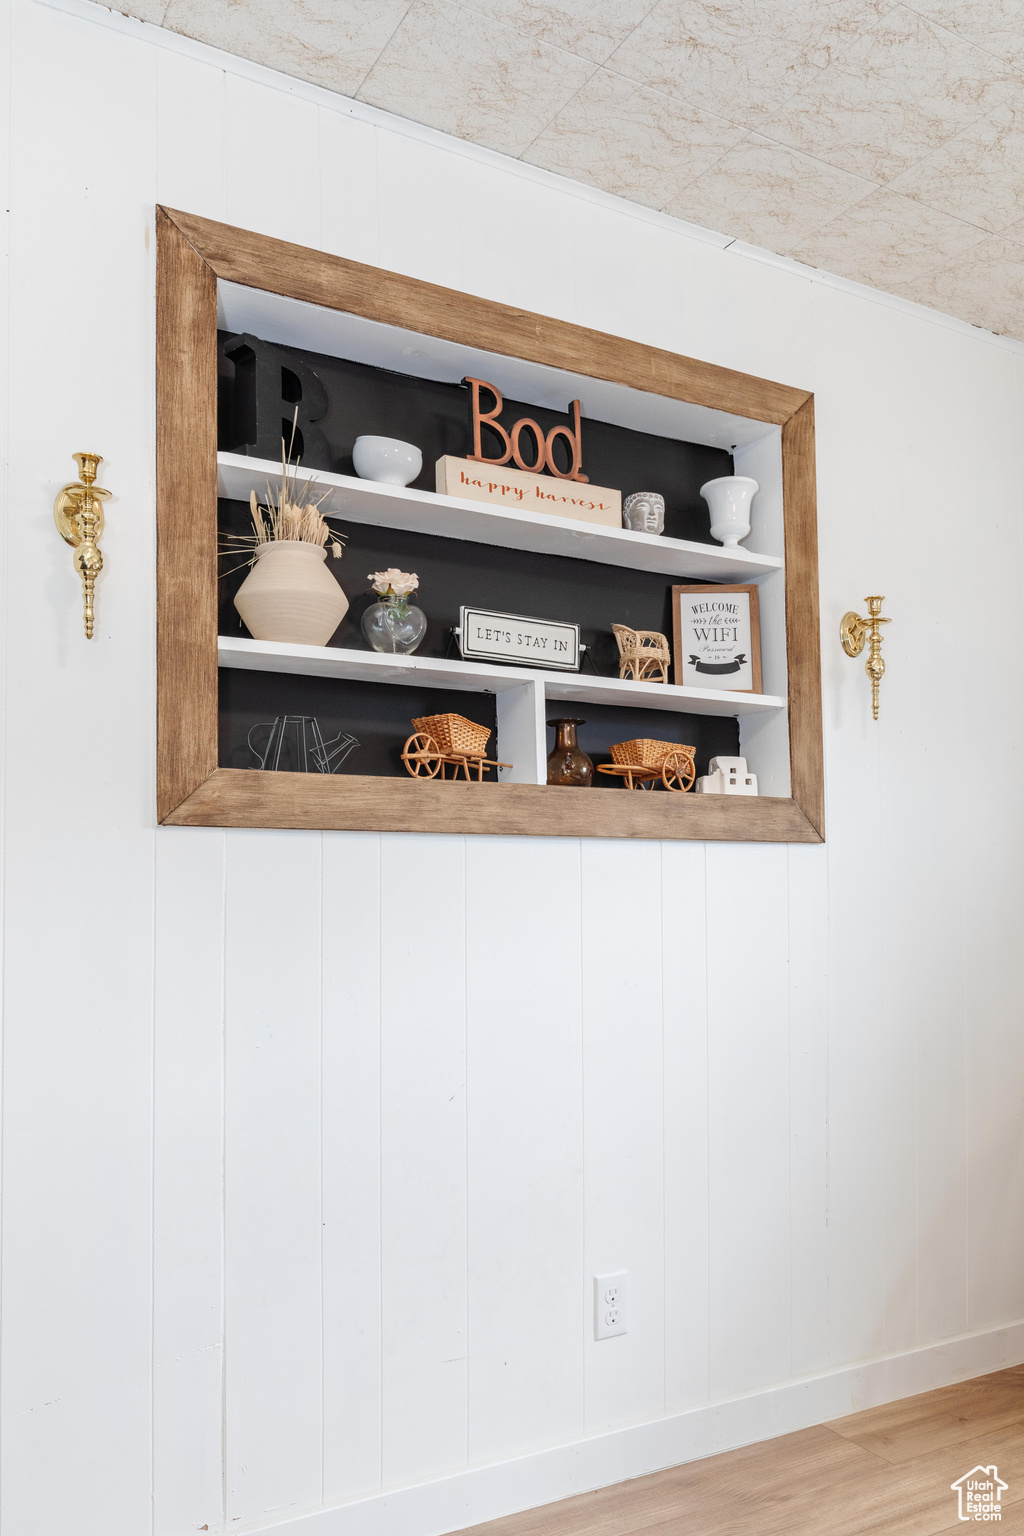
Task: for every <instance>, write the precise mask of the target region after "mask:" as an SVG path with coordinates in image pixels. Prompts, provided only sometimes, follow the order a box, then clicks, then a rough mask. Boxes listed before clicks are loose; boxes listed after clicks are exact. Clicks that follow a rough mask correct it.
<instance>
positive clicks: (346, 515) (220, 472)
mask: <svg viewBox="0 0 1024 1536" xmlns="http://www.w3.org/2000/svg"><path fill="white" fill-rule="evenodd" d="M296 476H297V478H298V479H299V480H303V479H306V480H315V481H316V482H317V486H318V494H319V491H325V492H326V493H327V494H326V495H325V496H324V499H323V501H322V502H321V503H320V510H321V512H323V513H324V515H325V516H326V517H335V518H341V519H343V520H345V521H346V522H352V523H370V524H372V525H374V526H375V527H378V528H403V529H406V530H407V531H409V532H415V533H431V534H436V535H440V536H441V537H442V538H447V539H466V540H467V541H469V542H470V543H473V544H496V545H500V546H501V547H503V548H505V549H523V550H530V551H532V552H533V553H535V554H544V555H567V556H569V557H570V558H571V559H574V560H595V561H597V562H598V563H599V564H600V565H617V566H621V567H624V568H625V569H629V570H634V571H654V572H658V573H660V574H662V575H664V576H669V577H675V578H679V579H680V580H692V581H754V580H756V578H757V577H759V576H765V575H768V574H769V573H770V572H772V571H778V570H781V569H782V560H781V558H780V557H779V556H777V555H758V554H752V553H750V552H748V551H747V550H745V549H732V550H730V549H724V548H723V547H722V546H721V545H718V544H699V543H697V542H695V541H693V540H690V539H669V538H666V537H665V536H664V535H657V534H651V533H631V532H630V531H629V530H628V529H626V528H603V527H601V526H600V525H599V524H597V523H582V522H577V521H576V520H575V519H572V518H567V517H550V516H548V514H547V513H536V512H520V511H513V510H512V509H511V508H508V507H493V506H490V505H489V504H488V503H486V502H482V501H464V500H463V499H462V498H461V497H456V496H437V495H434V494H433V493H432V492H430V491H416V490H410V489H408V488H406V487H404V486H397V485H380V484H378V483H377V482H376V481H374V480H360V479H358V478H357V477H355V476H354V475H334V474H329V473H328V472H327V471H326V470H305V469H303V468H302V467H301V466H300V468H299V469H298V470H297V471H296ZM280 483H281V466H280V464H273V463H270V462H269V461H268V460H266V459H255V458H250V457H248V456H247V455H245V454H237V453H218V455H217V491H218V494H219V495H220V496H223V497H226V498H228V499H230V500H232V501H246V502H247V501H248V500H249V493H250V491H255V492H256V495H257V496H258V497H260V498H261V499H263V498H265V497H266V494H267V486H268V485H269V486H270V488H271V490H272V491H276V490H277V489H278V487H279V486H280Z"/></svg>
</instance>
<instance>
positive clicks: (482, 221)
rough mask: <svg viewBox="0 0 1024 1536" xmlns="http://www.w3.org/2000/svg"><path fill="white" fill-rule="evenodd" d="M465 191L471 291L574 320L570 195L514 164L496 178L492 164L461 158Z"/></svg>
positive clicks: (465, 271)
mask: <svg viewBox="0 0 1024 1536" xmlns="http://www.w3.org/2000/svg"><path fill="white" fill-rule="evenodd" d="M460 195H461V205H462V241H463V245H462V281H463V286H464V287H465V289H466V292H467V293H478V294H480V295H481V296H482V297H483V298H486V299H498V298H500V299H501V302H502V303H504V304H514V305H516V306H517V307H518V308H519V309H530V310H535V311H537V313H539V314H542V315H554V316H555V318H556V319H558V320H572V319H573V318H574V316H573V311H574V309H575V303H576V294H575V272H574V262H573V243H572V219H573V201H574V200H573V198H572V196H571V194H570V193H569V192H568V191H567V190H566V191H563V190H562V189H561V188H557V189H556V187H554V186H552V185H551V184H550V183H538V182H535V181H527V180H525V179H524V178H523V177H522V176H521V175H517V174H516V173H515V172H514V171H511V170H510V171H509V173H508V174H507V175H505V176H496V175H495V174H494V171H493V169H492V168H491V167H490V166H488V165H482V164H481V163H480V162H478V161H475V160H464V161H463V163H462V175H461V179H460Z"/></svg>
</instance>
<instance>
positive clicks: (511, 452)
mask: <svg viewBox="0 0 1024 1536" xmlns="http://www.w3.org/2000/svg"><path fill="white" fill-rule="evenodd" d="M463 383H464V384H468V385H469V388H470V391H471V395H472V402H473V452H472V453H471V454H469V458H471V459H474V460H475V461H476V462H477V463H478V464H494V465H498V464H507V463H508V461H509V459H512V460H513V462H514V463H516V464H518V466H519V468H520V469H524V470H526V471H527V473H533V474H540V473H541V472H542V471H543V470H544V469H550V471H551V473H552V474H553V475H557V476H558V478H559V480H581V481H584V482H586V481H587V479H588V477H587V476H586V475H585V474H584V473H583V471H582V468H581V466H582V464H583V438H582V435H581V432H580V403H579V401H578V400H573V401H572V402H571V404H570V406H569V409H570V410H571V411H572V416H573V426H572V427H552V428H551V431H550V432H549V433H548V435H547V437H545V436H544V433H543V432H542V431H541V429H540V427H539V426H538V424H537V422H535V421H534V420H533V418H532V417H531V416H523V417H521V418H520V419H519V421H517V422H516V424H515V426H514V427H513V428H512V430H511V432H506V431H505V428H504V427H503V426H502V425H501V422H500V421H499V420H498V417H499V416H500V415H501V408H502V406H503V405H504V403H505V402H504V401H503V400H502V398H501V391H500V390H497V389H495V387H494V385H493V384H488V382H487V380H486V379H471V378H469V377H468V376H467V377H466V378H465V379H464V380H463ZM482 389H486V390H489V391H490V393H491V394H492V395H493V396H494V408H493V409H492V410H490V411H481V409H480V391H481V390H482ZM484 426H488V427H490V429H491V431H492V432H496V433H497V435H498V437H499V438H500V439H501V442H502V443H503V444H504V446H505V452H504V453H503V454H502V456H501V458H500V459H489V458H487V457H486V456H485V454H484V451H483V444H482V442H481V428H482V427H484ZM527 429H528V430H529V432H530V435H531V437H532V438H533V443H532V449H533V453H534V461H533V463H532V464H527V463H526V462H525V461H524V459H523V451H522V443H521V439H522V434H523V432H525V431H526V430H527ZM559 437H564V438H565V440H566V442H567V443H568V445H569V456H570V463H569V468H568V469H559V467H558V465H557V464H556V463H555V454H554V446H555V440H556V439H557V438H559Z"/></svg>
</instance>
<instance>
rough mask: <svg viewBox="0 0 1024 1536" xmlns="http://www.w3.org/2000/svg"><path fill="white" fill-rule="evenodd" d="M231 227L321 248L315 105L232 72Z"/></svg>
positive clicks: (228, 117) (228, 108)
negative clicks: (252, 230) (251, 230)
mask: <svg viewBox="0 0 1024 1536" xmlns="http://www.w3.org/2000/svg"><path fill="white" fill-rule="evenodd" d="M225 123H226V149H225V167H224V169H225V180H226V185H227V210H228V214H227V216H228V223H230V224H237V225H239V226H240V228H242V229H255V230H258V231H259V233H260V234H261V235H274V236H276V237H277V239H278V240H290V241H291V242H292V243H293V244H295V245H311V246H314V247H319V245H320V120H319V114H318V112H317V109H316V107H315V106H314V105H313V103H312V102H310V101H303V100H301V99H300V98H299V97H296V96H293V95H291V94H289V92H287V91H286V90H279V91H273V90H269V91H268V90H267V89H266V87H265V86H260V85H257V84H256V82H255V81H253V80H244V79H239V77H238V76H237V75H232V74H230V73H229V74H228V76H227V80H226V94H225Z"/></svg>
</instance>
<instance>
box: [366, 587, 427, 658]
mask: <svg viewBox="0 0 1024 1536" xmlns="http://www.w3.org/2000/svg"><path fill="white" fill-rule="evenodd" d="M426 632H427V616H426V614H425V613H424V612H423V609H422V608H416V607H415V606H414V605H413V604H412V603H408V602H406V600H405V598H404V597H385V598H382V599H381V601H380V602H379V603H374V604H373V605H372V606H371V607H369V608H367V610H366V612H365V613H364V614H363V634H364V635H365V636H366V638H367V641H368V642H369V644H370V645H371V646H372V647H373V649H374V650H375V651H386V652H387V653H388V655H390V656H410V655H411V654H412V652H413V651H414V650H415V649H416V647H417V646H418V645H419V643H420V641H421V640H422V639H423V636H424V635H425V634H426Z"/></svg>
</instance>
